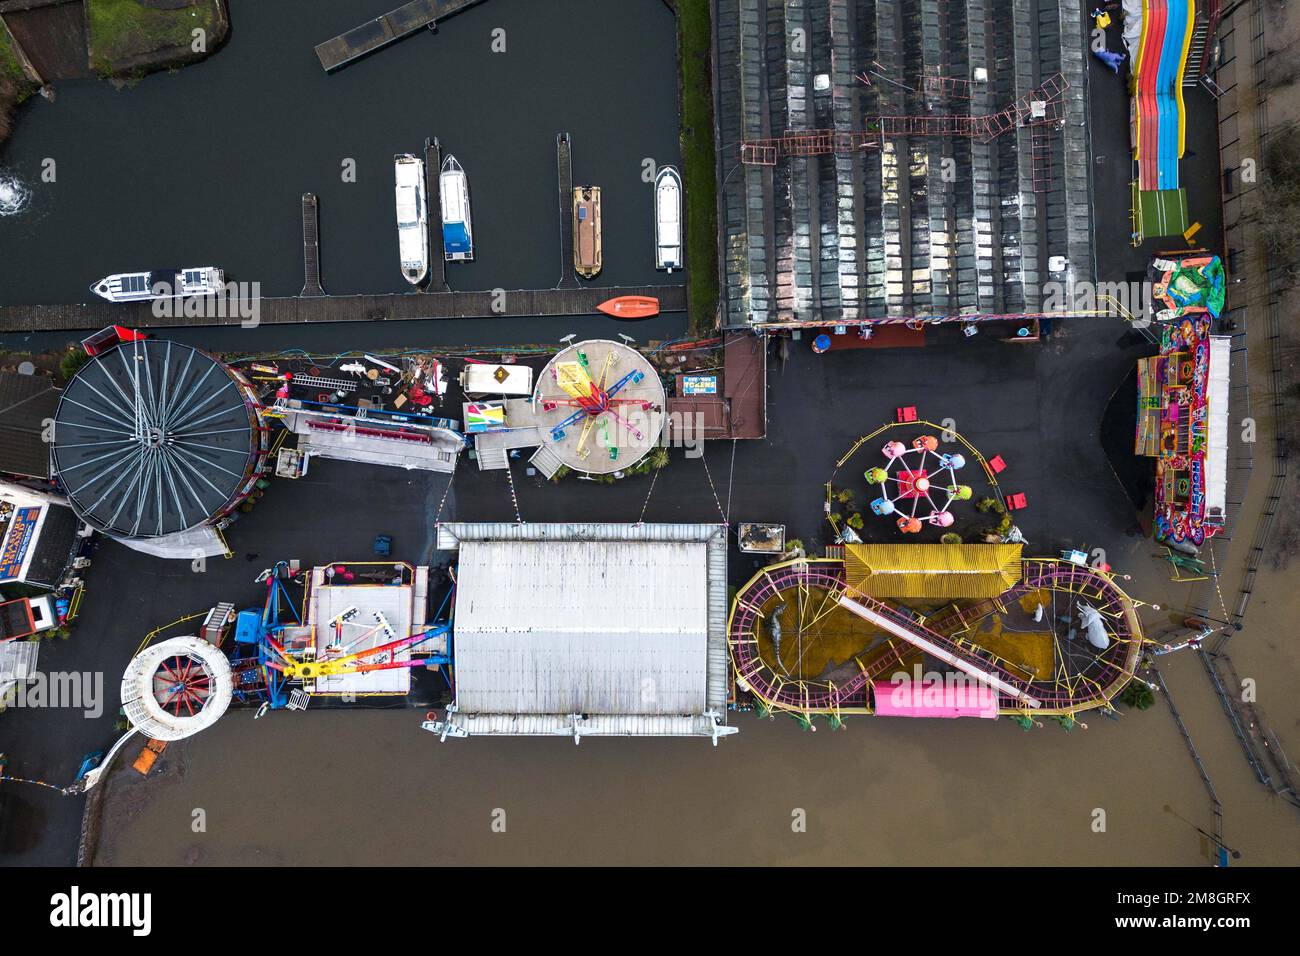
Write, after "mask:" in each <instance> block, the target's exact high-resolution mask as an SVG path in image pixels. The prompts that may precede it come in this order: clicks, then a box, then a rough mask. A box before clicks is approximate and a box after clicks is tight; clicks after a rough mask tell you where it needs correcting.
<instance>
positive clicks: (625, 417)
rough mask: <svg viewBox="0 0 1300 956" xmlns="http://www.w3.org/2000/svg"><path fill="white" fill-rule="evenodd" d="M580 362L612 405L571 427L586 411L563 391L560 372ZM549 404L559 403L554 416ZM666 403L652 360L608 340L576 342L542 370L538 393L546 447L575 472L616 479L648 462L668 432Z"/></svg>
mask: <svg viewBox="0 0 1300 956" xmlns="http://www.w3.org/2000/svg"><path fill="white" fill-rule="evenodd" d="M584 359H585V361H583V360H584ZM574 362H577V363H579V364H580V365H582V366H583V368H584V369H585V371H586V373H587V375H588V376H590V378H591V381H592V382H593V383H594V384H596V385H597V386H603V389H604V391H605V392H607V393H608V394H609V398H610V399H611V401H612V404H611V405H610V406H609V408H608V409H607V410H605V411H602V412H599V413H597V414H594V415H583V416H582V417H580V418H577V419H576V420H574V421H571V422H569V423H568V424H565V423H566V421H569V420H570V419H574V418H575V416H578V414H579V413H580V412H581V411H582V409H581V408H579V407H578V406H577V405H576V404H575V403H574V399H573V398H572V397H571V396H570V395H569V394H568V393H567V392H565V390H564V389H563V388H562V387H561V386H560V383H559V381H558V379H557V372H558V370H559V369H560V367H561V366H562V365H565V364H566V363H574ZM548 402H553V403H556V404H555V407H554V408H552V409H551V410H549V411H548V410H547V409H546V403H548ZM665 402H666V396H665V393H664V386H663V382H662V381H660V379H659V373H658V372H657V371H655V368H654V366H653V365H651V364H650V362H649V360H648V359H647V358H646V357H645V356H644V355H642V354H641V353H640V352H638V351H637V350H636V349H633V348H629V347H628V346H626V345H624V344H622V343H621V342H611V341H610V340H608V339H588V340H587V341H585V342H575V343H574V344H573V345H570V346H568V347H567V348H565V349H564V350H563V351H561V352H559V353H558V354H556V355H555V357H554V358H552V359H551V360H550V361H549V362H547V363H546V367H545V368H544V369H542V373H541V375H539V376H538V379H537V387H536V389H535V390H534V391H533V410H534V413H535V414H536V416H537V422H538V424H539V425H540V426H541V431H542V436H543V440H544V442H545V444H544V447H546V448H549V449H550V450H551V451H552V452H553V453H554V454H555V456H556V457H557V458H559V459H560V461H562V462H563V463H564V464H565V465H567V466H568V467H569V468H570V469H572V470H573V471H579V472H584V473H586V474H591V475H608V474H612V473H613V472H616V471H621V470H622V469H624V468H630V467H631V466H632V465H635V464H636V463H637V462H638V461H640V460H641V459H642V458H644V457H645V456H646V454H647V453H648V452H649V451H650V449H651V448H653V447H654V446H655V444H656V443H657V442H658V441H659V435H660V433H661V432H662V431H663V427H664V404H665ZM561 426H562V427H561ZM584 430H585V431H586V437H585V440H584V436H583V432H584ZM611 451H612V452H614V454H611Z"/></svg>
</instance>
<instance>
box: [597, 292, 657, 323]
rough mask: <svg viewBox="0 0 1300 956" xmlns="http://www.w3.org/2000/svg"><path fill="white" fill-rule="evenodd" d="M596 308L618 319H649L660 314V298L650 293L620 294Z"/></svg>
mask: <svg viewBox="0 0 1300 956" xmlns="http://www.w3.org/2000/svg"><path fill="white" fill-rule="evenodd" d="M596 308H598V309H600V311H601V312H604V313H605V314H606V315H608V316H612V317H613V318H616V319H648V318H650V316H652V315H658V314H659V300H658V299H656V298H654V297H653V296H649V295H620V296H618V297H617V298H614V299H606V300H605V301H604V302H602V303H601V304H600V305H598V306H596Z"/></svg>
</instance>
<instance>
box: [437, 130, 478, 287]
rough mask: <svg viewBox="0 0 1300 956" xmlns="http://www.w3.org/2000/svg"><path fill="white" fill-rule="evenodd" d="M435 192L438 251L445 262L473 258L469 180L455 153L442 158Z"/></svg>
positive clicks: (465, 260) (464, 260)
mask: <svg viewBox="0 0 1300 956" xmlns="http://www.w3.org/2000/svg"><path fill="white" fill-rule="evenodd" d="M438 194H439V196H441V198H442V255H443V258H445V259H446V260H447V261H448V262H468V261H469V260H471V259H473V258H474V226H473V223H472V222H471V220H470V214H469V180H468V179H466V178H465V170H464V169H462V168H461V165H460V163H458V162H456V157H455V156H452V155H450V154H449V155H448V156H447V158H446V159H444V160H443V161H442V173H441V175H440V176H439V177H438Z"/></svg>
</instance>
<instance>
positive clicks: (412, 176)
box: [393, 153, 429, 285]
mask: <svg viewBox="0 0 1300 956" xmlns="http://www.w3.org/2000/svg"><path fill="white" fill-rule="evenodd" d="M393 177H394V179H396V181H397V246H398V249H399V251H400V253H401V258H402V276H403V278H405V279H406V281H407V282H409V283H411V285H419V284H420V283H421V282H423V281H424V277H425V276H426V275H428V274H429V212H428V203H427V201H426V199H425V192H424V160H422V159H419V158H417V157H415V156H412V155H411V154H410V153H401V154H400V155H398V156H396V157H394V158H393Z"/></svg>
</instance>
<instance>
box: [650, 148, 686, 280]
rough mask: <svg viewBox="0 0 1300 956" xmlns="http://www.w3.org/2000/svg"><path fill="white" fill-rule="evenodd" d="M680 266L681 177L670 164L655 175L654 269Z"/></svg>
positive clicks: (670, 270) (670, 269)
mask: <svg viewBox="0 0 1300 956" xmlns="http://www.w3.org/2000/svg"><path fill="white" fill-rule="evenodd" d="M681 267H682V177H681V176H680V175H678V173H677V170H676V169H675V168H674V167H672V166H664V167H662V168H661V169H660V170H659V172H658V173H657V174H656V175H655V268H656V269H667V270H668V271H669V272H672V271H673V270H674V269H680V268H681Z"/></svg>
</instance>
